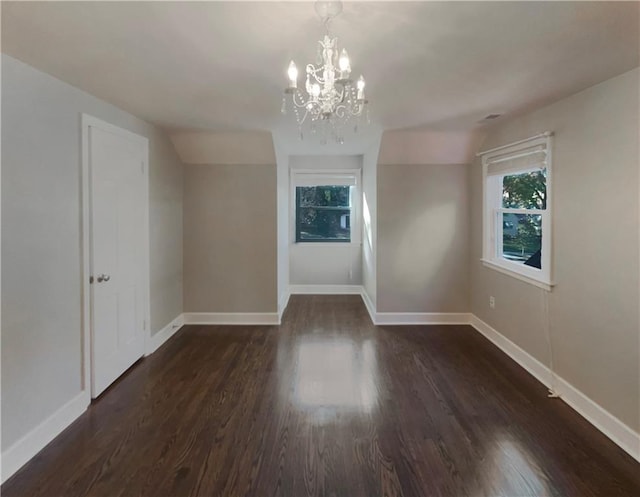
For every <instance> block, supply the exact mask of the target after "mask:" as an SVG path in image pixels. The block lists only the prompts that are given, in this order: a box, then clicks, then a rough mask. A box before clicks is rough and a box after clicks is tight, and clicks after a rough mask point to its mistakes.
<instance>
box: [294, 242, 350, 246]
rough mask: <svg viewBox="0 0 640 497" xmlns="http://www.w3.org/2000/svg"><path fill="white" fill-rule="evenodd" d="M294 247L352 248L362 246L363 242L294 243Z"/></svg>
mask: <svg viewBox="0 0 640 497" xmlns="http://www.w3.org/2000/svg"><path fill="white" fill-rule="evenodd" d="M291 245H294V246H304V247H309V246H311V247H352V246H354V245H362V243H361V242H292V243H291Z"/></svg>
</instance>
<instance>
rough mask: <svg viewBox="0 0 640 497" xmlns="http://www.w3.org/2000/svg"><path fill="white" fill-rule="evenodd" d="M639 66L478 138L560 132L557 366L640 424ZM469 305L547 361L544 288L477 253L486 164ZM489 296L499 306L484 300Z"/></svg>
mask: <svg viewBox="0 0 640 497" xmlns="http://www.w3.org/2000/svg"><path fill="white" fill-rule="evenodd" d="M639 85H640V81H639V70H638V69H636V70H633V71H631V72H628V73H625V74H623V75H621V76H618V77H616V78H613V79H611V80H608V81H605V82H604V83H601V84H599V85H597V86H594V87H592V88H589V89H587V90H585V91H583V92H581V93H578V94H575V95H573V96H571V97H569V98H566V99H564V100H561V101H559V102H557V103H555V104H553V105H550V106H548V107H545V108H543V109H541V110H538V111H536V112H533V113H531V114H528V115H526V116H524V117H520V118H518V119H516V120H513V121H510V122H506V123H504V124H503V125H500V127H498V128H497V129H495V130H494V131H493V132H492V133H491V134H490V136H489V137H488V139H487V141H486V142H485V144H484V145H483V148H485V149H488V148H491V147H495V146H499V145H502V144H505V143H509V142H511V141H514V140H518V139H521V138H526V137H528V136H532V135H534V134H537V133H539V132H542V131H545V130H550V131H554V132H555V143H554V163H553V202H554V211H553V222H554V228H553V231H554V233H553V236H554V239H553V254H552V258H553V261H554V266H553V268H554V276H553V279H554V280H555V282H556V283H557V286H556V287H555V288H554V289H553V291H552V293H551V294H549V323H550V331H551V337H552V344H553V361H554V366H555V371H556V372H557V373H558V374H559V375H560V376H561V377H562V378H564V379H565V380H567V381H568V382H569V383H571V384H572V385H573V386H575V387H576V388H578V389H579V390H581V391H582V392H583V393H584V394H586V395H587V396H588V397H590V398H591V399H592V400H594V401H595V402H597V403H598V404H600V405H601V406H602V407H604V408H605V409H606V410H607V411H609V412H610V413H612V414H613V415H614V416H616V417H618V418H619V419H620V420H621V421H622V422H624V423H626V424H627V425H628V426H629V427H631V428H632V429H634V430H636V431H640V412H639V406H640V399H639V395H640V363H639V349H640V343H639V334H640V333H639V318H638V304H639V295H638V292H639V290H638V287H639V267H638V265H639V258H638V255H639V251H638V229H639V219H638V158H639V149H638V141H639V137H640V130H639V125H638V111H639V108H638V88H639ZM470 186H471V212H472V223H471V226H472V234H471V239H472V278H471V284H472V298H471V305H472V311H473V313H474V314H476V315H477V316H478V317H480V318H481V319H482V320H484V321H485V322H487V323H488V324H490V325H491V326H493V327H494V328H495V329H497V330H498V331H499V332H500V333H502V334H503V335H505V336H507V337H508V338H509V339H510V340H512V341H513V342H515V343H516V344H518V345H519V346H520V347H522V348H523V349H525V350H526V351H527V352H529V353H530V354H531V355H533V356H534V357H536V358H537V359H539V360H540V361H542V362H544V363H545V364H549V354H548V347H547V345H546V341H545V338H544V333H543V300H542V291H541V290H540V289H539V288H536V287H533V286H531V285H529V284H527V283H524V282H521V281H518V280H515V279H513V278H511V277H510V276H506V275H503V274H500V273H498V272H496V271H493V270H491V269H488V268H484V267H483V266H482V265H481V263H480V257H481V252H482V227H481V226H482V173H481V166H480V164H479V162H478V161H476V163H475V164H474V166H473V171H472V177H471V183H470ZM489 296H494V297H495V300H496V308H495V309H494V310H492V309H490V308H489V306H488V300H489Z"/></svg>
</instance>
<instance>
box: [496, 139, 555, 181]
mask: <svg viewBox="0 0 640 497" xmlns="http://www.w3.org/2000/svg"><path fill="white" fill-rule="evenodd" d="M546 160H547V148H546V146H545V145H537V146H535V147H529V148H521V149H520V150H517V151H512V152H510V153H506V154H502V155H493V156H491V157H487V158H486V160H485V164H486V165H487V175H488V176H497V175H505V174H510V173H511V174H514V173H518V172H521V171H526V170H531V169H544V168H545V167H546V166H547V163H546Z"/></svg>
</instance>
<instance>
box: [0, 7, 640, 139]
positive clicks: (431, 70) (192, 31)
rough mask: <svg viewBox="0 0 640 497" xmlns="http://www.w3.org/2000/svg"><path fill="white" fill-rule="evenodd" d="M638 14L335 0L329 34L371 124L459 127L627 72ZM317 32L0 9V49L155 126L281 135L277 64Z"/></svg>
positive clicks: (212, 12)
mask: <svg viewBox="0 0 640 497" xmlns="http://www.w3.org/2000/svg"><path fill="white" fill-rule="evenodd" d="M639 7H640V3H638V2H620V3H618V2H543V3H541V2H348V3H346V4H345V7H344V13H343V14H342V15H341V16H340V17H338V18H337V19H336V20H335V21H334V23H333V31H334V33H335V34H336V35H337V36H338V38H339V44H340V45H341V46H344V47H346V48H347V49H348V51H349V54H350V57H351V59H352V68H353V70H354V72H355V73H356V74H359V73H363V74H364V75H365V77H366V78H367V84H368V86H367V90H368V97H369V99H370V101H371V113H372V118H373V119H374V120H375V124H376V125H378V126H380V127H381V128H383V129H398V128H421V129H429V130H434V131H439V132H441V131H451V132H460V131H470V130H474V129H477V128H478V127H479V124H478V121H479V120H481V119H482V118H483V117H484V116H486V115H487V114H491V113H503V114H505V116H513V115H517V114H519V113H522V112H524V111H527V110H529V109H531V108H534V107H538V106H541V105H543V104H545V103H549V102H551V101H554V100H557V99H559V98H562V97H564V96H566V95H569V94H571V93H575V92H576V91H579V90H581V89H584V88H586V87H588V86H591V85H593V84H595V83H598V82H600V81H603V80H605V79H608V78H610V77H613V76H615V75H617V74H620V73H623V72H625V71H627V70H630V69H632V68H634V67H636V66H638V65H639V45H638V41H639V27H638V26H639V13H640V10H639ZM321 34H322V29H321V26H320V23H319V21H318V19H317V17H316V16H315V12H314V9H313V5H312V3H310V2H117V3H114V2H68V3H67V2H43V3H36V2H2V51H3V52H5V53H7V54H9V55H11V56H13V57H15V58H18V59H20V60H23V61H24V62H26V63H28V64H30V65H32V66H34V67H36V68H39V69H41V70H43V71H45V72H47V73H49V74H52V75H54V76H56V77H58V78H60V79H62V80H64V81H66V82H68V83H71V84H72V85H74V86H77V87H79V88H81V89H83V90H86V91H88V92H90V93H92V94H94V95H96V96H98V97H100V98H103V99H104V100H107V101H109V102H112V103H114V104H116V105H118V106H119V107H121V108H123V109H125V110H128V111H129V112H131V113H133V114H135V115H137V116H139V117H142V118H143V119H146V120H149V121H151V122H153V123H156V124H158V125H160V126H162V127H165V128H167V129H169V130H178V129H201V130H213V131H225V132H226V131H238V130H256V129H258V130H260V129H261V130H276V131H279V132H280V133H281V134H282V133H291V134H295V133H294V132H293V131H292V130H290V129H289V128H287V127H286V126H285V124H284V123H285V122H286V121H283V119H284V118H283V116H281V115H280V104H281V94H282V88H283V87H284V85H285V84H286V73H285V71H286V67H287V64H288V61H289V60H290V59H292V58H293V59H295V60H296V61H297V62H298V64H299V65H302V64H303V63H307V62H311V61H312V60H313V59H314V58H315V50H316V41H317V39H318V38H319V37H320V35H321ZM289 117H291V116H289ZM364 141H367V140H364ZM298 148H303V149H304V146H302V147H300V146H299V147H298Z"/></svg>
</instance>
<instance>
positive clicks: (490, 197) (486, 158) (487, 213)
mask: <svg viewBox="0 0 640 497" xmlns="http://www.w3.org/2000/svg"><path fill="white" fill-rule="evenodd" d="M552 137H553V133H550V132H545V133H542V134H540V135H537V136H534V137H531V138H528V139H525V140H520V141H518V142H515V143H512V144H510V145H505V146H502V147H497V148H494V149H491V150H488V151H486V152H480V153H479V154H478V156H481V157H482V193H483V195H482V197H483V206H482V216H483V218H482V259H481V261H482V264H483V265H484V266H485V267H487V268H490V269H493V270H495V271H498V272H500V273H503V274H506V275H509V276H512V277H513V278H516V279H518V280H520V281H524V282H526V283H529V284H531V285H534V286H537V287H539V288H543V289H545V290H547V291H551V290H552V288H553V286H554V285H555V283H554V282H553V279H552V255H553V254H552V235H553V224H552V223H553V216H552V212H553V210H552V209H553V205H552V203H553V190H552V176H553V175H552V164H553V158H552V153H553V148H552ZM539 145H543V146H544V148H545V151H546V169H547V184H546V187H547V208H546V210H544V211H533V212H534V213H535V214H540V215H542V260H541V262H542V269H536V268H532V267H529V266H525V265H523V264H518V263H516V262H511V261H509V260H507V259H505V258H504V257H500V256H498V245H497V240H498V239H501V238H502V224H501V223H498V222H497V221H498V220H497V213H498V212H499V209H501V208H502V201H501V199H502V192H501V189H502V182H501V181H496V180H493V181H492V179H493V178H496V179H497V178H501V176H493V177H490V176H489V175H488V173H487V171H488V166H489V163H490V161H491V159H494V158H496V157H498V156H506V155H509V156H511V155H513V156H516V155H517V154H520V153H522V152H523V151H524V150H525V149H531V148H532V147H535V146H539ZM526 171H527V169H526V168H524V167H523V168H522V172H526ZM519 172H520V171H519ZM498 188H500V191H498V190H497V189H498ZM509 210H510V211H514V209H509ZM522 211H523V213H527V214H529V213H532V211H531V210H528V209H523V210H522Z"/></svg>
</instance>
